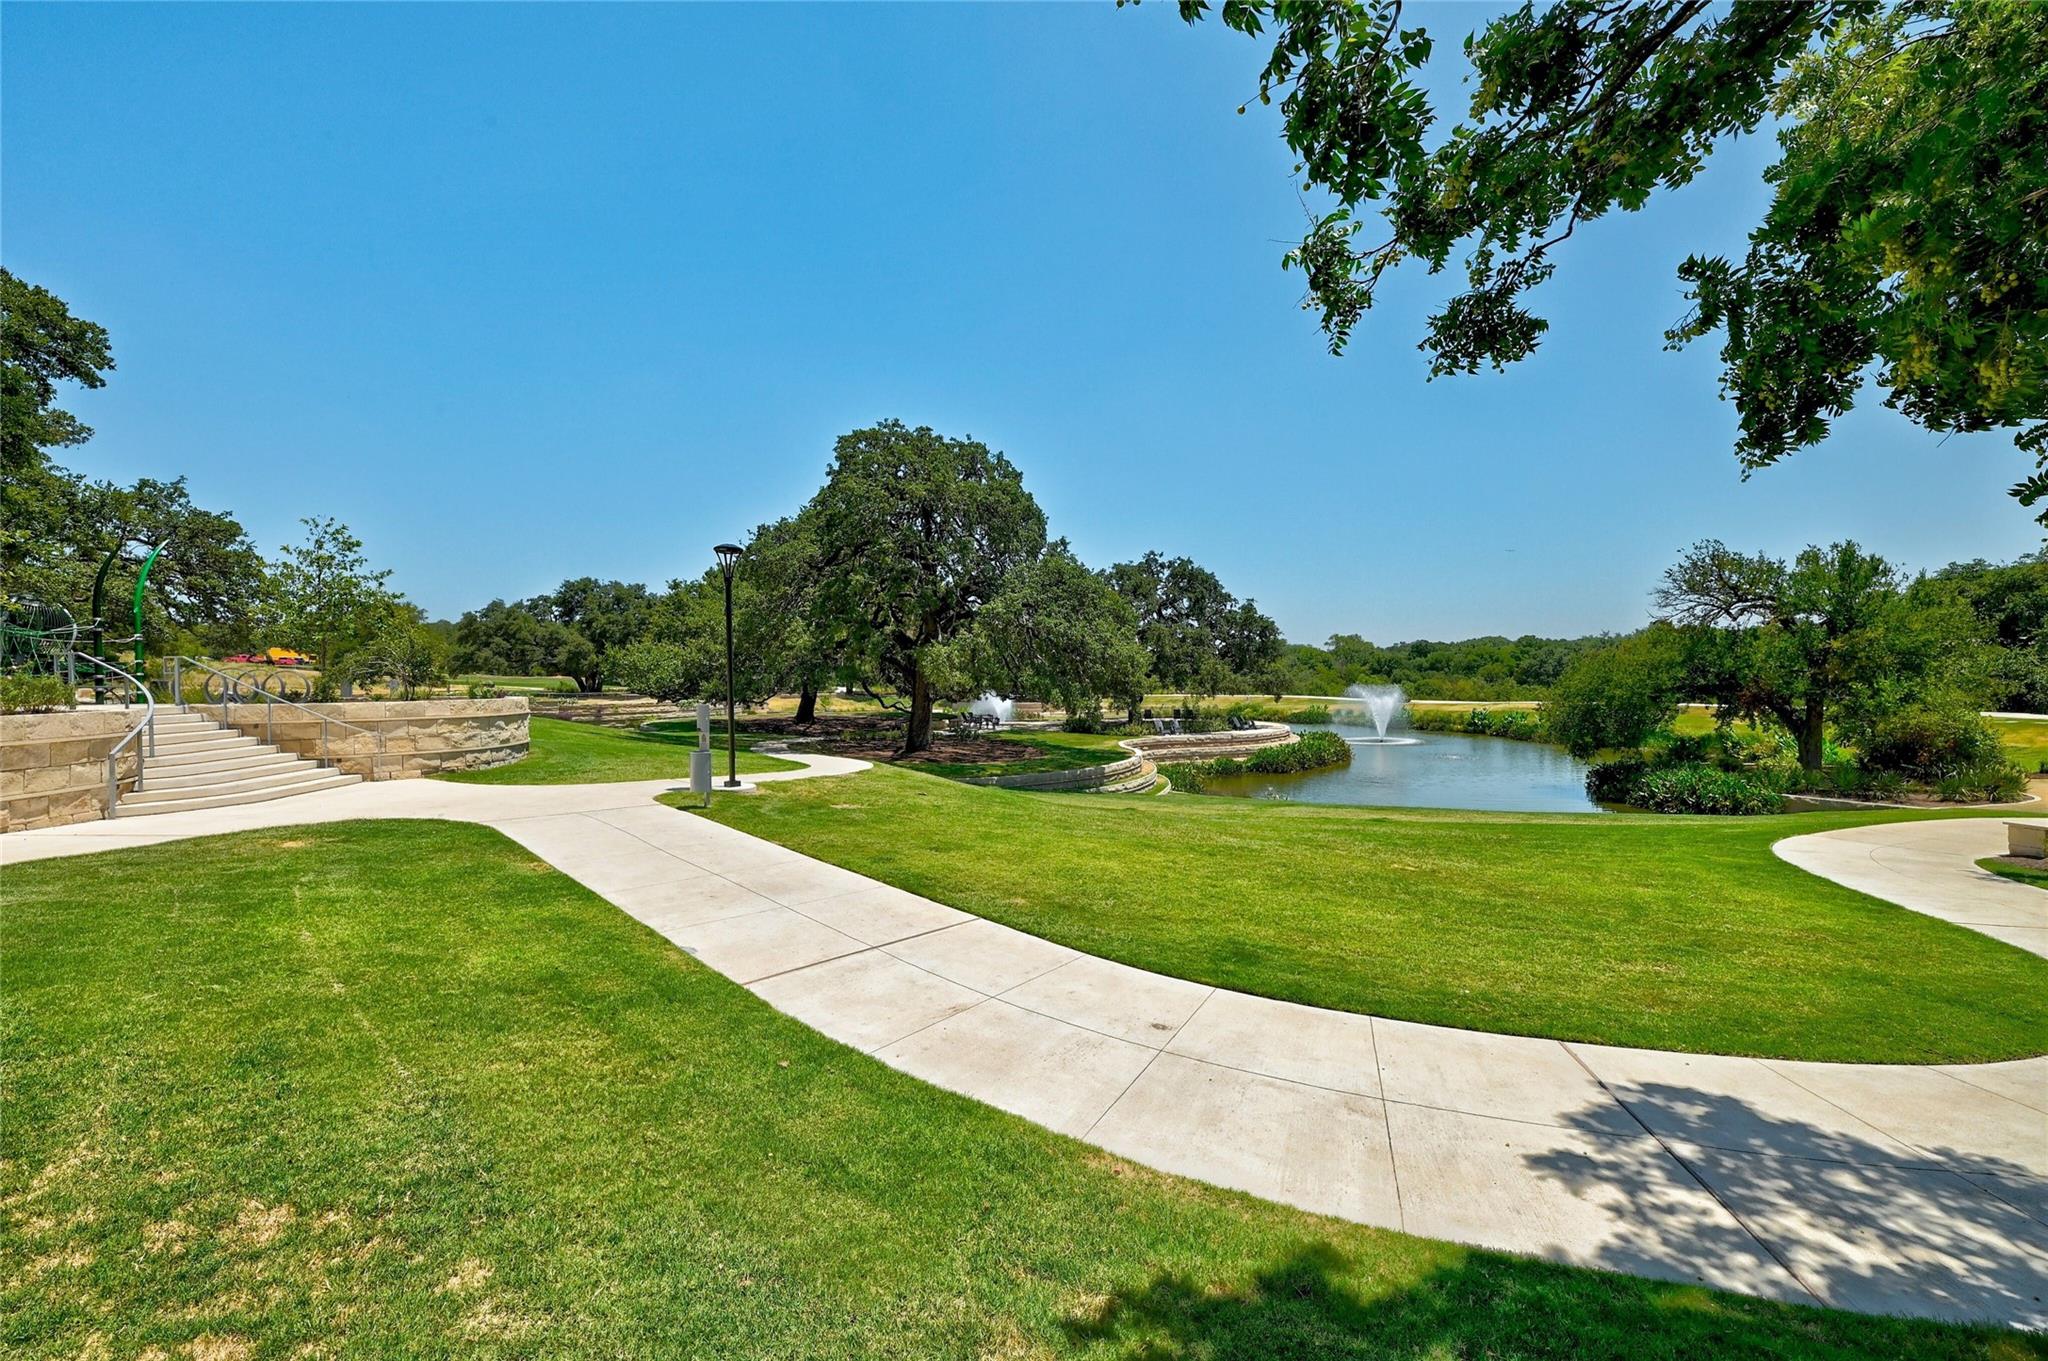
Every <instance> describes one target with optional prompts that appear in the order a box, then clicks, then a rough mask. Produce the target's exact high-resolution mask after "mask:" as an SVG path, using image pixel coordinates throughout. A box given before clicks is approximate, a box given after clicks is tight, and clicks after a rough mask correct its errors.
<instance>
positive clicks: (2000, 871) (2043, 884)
mask: <svg viewBox="0 0 2048 1361" xmlns="http://www.w3.org/2000/svg"><path fill="white" fill-rule="evenodd" d="M1977 867H1978V868H1979V869H1986V870H1990V871H1991V872H1992V873H1993V874H1997V875H2002V876H2003V877H2005V878H2007V879H2011V880H2014V881H2015V882H2017V883H2022V884H2031V885H2033V886H2034V887H2035V888H2048V866H2041V865H2014V864H2010V863H2008V862H2006V861H2004V860H1996V859H1993V860H1979V861H1978V862H1977Z"/></svg>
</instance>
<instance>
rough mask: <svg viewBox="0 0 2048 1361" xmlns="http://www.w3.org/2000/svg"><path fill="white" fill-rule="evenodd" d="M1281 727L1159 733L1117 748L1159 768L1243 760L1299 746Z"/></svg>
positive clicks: (1290, 732) (1262, 725)
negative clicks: (1228, 758)
mask: <svg viewBox="0 0 2048 1361" xmlns="http://www.w3.org/2000/svg"><path fill="white" fill-rule="evenodd" d="M1300 740H1301V739H1300V738H1299V737H1298V736H1296V735H1295V732H1294V730H1293V729H1292V728H1290V727H1288V726H1287V725H1286V724H1285V723H1260V724H1259V725H1258V726H1257V727H1256V728H1252V729H1250V730H1247V731H1239V732H1231V731H1229V730H1228V729H1226V730H1224V731H1222V732H1190V733H1162V734H1153V735H1150V736H1146V737H1132V738H1128V739H1126V740H1125V741H1124V742H1122V743H1120V744H1119V745H1121V746H1123V747H1125V748H1127V749H1129V750H1131V751H1139V752H1143V753H1144V754H1145V755H1147V756H1149V757H1151V758H1152V759H1153V760H1155V761H1158V762H1161V763H1162V764H1163V763H1165V762H1169V761H1213V760H1215V759H1216V758H1217V757H1219V756H1244V755H1246V754H1248V753H1250V752H1254V751H1257V750H1259V748H1261V747H1281V746H1285V745H1287V744H1288V743H1289V742H1299V741H1300Z"/></svg>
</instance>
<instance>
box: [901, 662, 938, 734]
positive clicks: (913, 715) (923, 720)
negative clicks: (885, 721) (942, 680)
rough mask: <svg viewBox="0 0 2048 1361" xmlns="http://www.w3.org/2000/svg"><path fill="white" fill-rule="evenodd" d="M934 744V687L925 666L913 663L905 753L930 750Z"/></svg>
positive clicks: (905, 731)
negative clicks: (925, 671)
mask: <svg viewBox="0 0 2048 1361" xmlns="http://www.w3.org/2000/svg"><path fill="white" fill-rule="evenodd" d="M931 745H932V687H931V682H930V681H928V680H926V679H925V675H924V668H923V667H922V666H919V665H917V664H916V663H914V662H913V663H912V664H911V672H910V722H909V725H908V726H907V727H906V728H905V729H904V732H903V754H904V755H905V756H909V755H912V754H913V753H916V752H920V751H930V750H931Z"/></svg>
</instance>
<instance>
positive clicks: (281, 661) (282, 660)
mask: <svg viewBox="0 0 2048 1361" xmlns="http://www.w3.org/2000/svg"><path fill="white" fill-rule="evenodd" d="M263 660H264V661H266V662H269V663H270V664H271V665H272V666H311V665H312V664H313V659H312V658H311V657H308V656H307V655H306V654H305V653H303V652H294V651H293V650H292V649H291V648H288V647H267V648H265V649H263Z"/></svg>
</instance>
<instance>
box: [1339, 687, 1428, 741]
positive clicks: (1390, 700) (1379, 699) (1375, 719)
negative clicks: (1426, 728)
mask: <svg viewBox="0 0 2048 1361" xmlns="http://www.w3.org/2000/svg"><path fill="white" fill-rule="evenodd" d="M1344 694H1345V695H1346V697H1348V698H1350V699H1355V700H1358V701H1360V702H1362V703H1363V704H1364V705H1365V713H1366V716H1367V717H1369V718H1370V719H1372V728H1373V736H1371V737H1350V738H1346V739H1345V740H1346V741H1348V742H1357V743H1371V744H1372V745H1374V746H1386V747H1412V746H1415V745H1416V744H1417V740H1418V739H1416V738H1413V737H1389V736H1387V725H1388V724H1389V723H1391V722H1393V721H1394V715H1396V714H1398V713H1400V712H1401V709H1402V706H1403V705H1404V704H1406V703H1407V702H1408V696H1407V695H1406V694H1405V693H1404V692H1403V691H1402V689H1401V687H1400V686H1398V685H1354V686H1352V687H1351V688H1350V689H1348V690H1346V691H1345V692H1344ZM1347 712H1348V713H1349V714H1351V715H1353V716H1355V715H1356V713H1357V711H1356V710H1349V711H1347Z"/></svg>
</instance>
